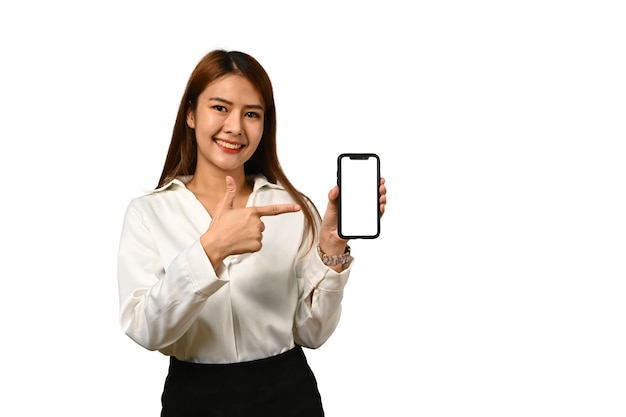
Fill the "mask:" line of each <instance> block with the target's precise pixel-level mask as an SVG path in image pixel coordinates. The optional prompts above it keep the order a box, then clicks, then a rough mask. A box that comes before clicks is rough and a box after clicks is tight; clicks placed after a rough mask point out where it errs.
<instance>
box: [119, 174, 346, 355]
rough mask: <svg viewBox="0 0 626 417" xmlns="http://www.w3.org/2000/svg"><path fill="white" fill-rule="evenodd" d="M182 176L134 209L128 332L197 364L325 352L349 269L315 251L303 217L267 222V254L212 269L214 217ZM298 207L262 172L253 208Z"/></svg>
mask: <svg viewBox="0 0 626 417" xmlns="http://www.w3.org/2000/svg"><path fill="white" fill-rule="evenodd" d="M189 179H190V177H180V178H177V179H175V180H173V181H172V182H170V183H169V184H167V185H165V186H163V187H161V188H159V189H157V190H154V191H152V192H150V193H148V194H146V195H143V196H140V197H137V198H135V199H133V200H132V201H131V202H130V204H129V205H128V208H127V211H126V214H125V217H124V223H123V227H122V233H121V239H120V247H119V258H118V281H119V296H120V323H121V327H122V329H123V330H124V332H125V333H126V334H127V335H128V336H129V337H131V338H132V339H133V340H134V341H135V342H137V343H138V344H140V345H141V346H143V347H145V348H146V349H149V350H159V351H160V352H161V353H163V354H165V355H171V356H175V357H176V358H178V359H180V360H183V361H189V362H199V363H234V362H241V361H248V360H254V359H260V358H265V357H269V356H273V355H277V354H279V353H282V352H285V351H287V350H289V349H291V348H293V347H294V346H295V344H296V343H297V344H299V345H303V346H307V347H311V348H317V347H319V346H321V345H322V344H323V343H324V342H325V341H326V340H327V339H328V337H329V336H330V335H331V334H332V333H333V331H334V330H335V328H336V326H337V323H338V321H339V317H340V314H341V300H342V298H343V288H344V286H345V285H346V282H347V280H348V276H349V273H350V269H351V268H350V267H348V268H346V269H345V270H344V271H342V272H341V273H337V272H336V271H334V270H333V269H331V268H328V267H327V266H326V265H324V264H323V263H322V261H321V260H320V257H319V254H318V253H317V242H315V243H314V245H313V247H312V249H311V250H308V252H307V249H308V247H309V243H308V241H307V238H308V236H307V231H306V230H305V226H304V216H303V214H302V212H296V213H286V214H281V215H278V216H266V217H263V218H262V220H263V223H264V224H265V230H264V232H263V247H262V249H261V250H260V251H259V252H255V253H246V254H243V255H233V256H229V257H227V258H226V259H225V260H224V262H223V263H222V265H220V267H218V268H217V270H214V269H213V266H212V265H211V262H210V261H209V258H208V257H207V256H206V253H205V252H204V249H203V248H202V245H201V244H200V236H201V235H202V234H203V233H204V232H206V230H207V228H208V226H209V224H210V223H211V217H210V215H209V213H208V212H207V211H206V209H205V208H204V206H203V205H202V204H201V203H200V201H199V200H198V199H197V198H196V197H195V195H194V194H193V193H192V192H191V191H189V190H188V189H187V188H186V186H185V184H186V182H187V181H189ZM281 203H293V199H292V198H291V197H290V196H289V194H288V193H287V191H285V190H284V189H283V188H282V187H281V186H279V185H276V184H272V183H270V182H269V181H268V180H267V179H266V178H265V177H263V176H261V175H259V176H257V177H255V178H254V188H253V191H252V194H251V195H250V198H249V200H248V203H247V206H264V205H271V204H281Z"/></svg>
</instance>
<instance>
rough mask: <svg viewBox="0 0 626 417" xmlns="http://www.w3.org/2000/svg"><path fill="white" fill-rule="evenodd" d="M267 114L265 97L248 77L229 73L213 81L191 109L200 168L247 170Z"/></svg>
mask: <svg viewBox="0 0 626 417" xmlns="http://www.w3.org/2000/svg"><path fill="white" fill-rule="evenodd" d="M263 116H264V103H263V99H262V97H261V95H260V94H259V92H258V91H257V89H256V88H255V87H254V85H253V84H252V83H251V82H250V81H248V79H247V78H245V77H243V76H241V75H225V76H223V77H222V78H219V79H217V80H216V81H214V82H212V83H211V84H209V85H208V86H207V87H206V88H205V89H204V91H203V92H202V93H201V94H200V96H199V97H198V103H197V106H196V109H195V110H190V111H189V112H188V113H187V125H188V126H189V127H190V128H192V129H194V131H195V135H196V142H197V145H198V159H197V164H196V172H209V173H213V174H217V175H222V176H223V175H224V174H229V175H232V174H234V173H236V172H238V173H243V168H244V163H245V162H246V161H247V160H248V159H250V157H251V156H252V155H253V154H254V152H255V151H256V149H257V147H258V145H259V142H260V141H261V137H262V136H263Z"/></svg>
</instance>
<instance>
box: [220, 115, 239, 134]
mask: <svg viewBox="0 0 626 417" xmlns="http://www.w3.org/2000/svg"><path fill="white" fill-rule="evenodd" d="M241 126H242V123H241V117H239V115H238V114H237V112H231V113H230V114H229V115H228V117H227V118H226V120H225V121H224V132H226V133H228V134H231V135H241Z"/></svg>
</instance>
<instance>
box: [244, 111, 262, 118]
mask: <svg viewBox="0 0 626 417" xmlns="http://www.w3.org/2000/svg"><path fill="white" fill-rule="evenodd" d="M246 117H250V118H252V119H257V118H259V117H261V115H260V114H259V113H256V112H253V111H249V112H247V113H246Z"/></svg>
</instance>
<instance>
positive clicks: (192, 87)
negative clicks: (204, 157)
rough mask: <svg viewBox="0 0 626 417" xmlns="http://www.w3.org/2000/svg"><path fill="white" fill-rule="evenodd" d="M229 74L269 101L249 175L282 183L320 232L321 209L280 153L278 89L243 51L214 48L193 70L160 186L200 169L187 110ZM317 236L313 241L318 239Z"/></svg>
mask: <svg viewBox="0 0 626 417" xmlns="http://www.w3.org/2000/svg"><path fill="white" fill-rule="evenodd" d="M227 74H238V75H241V76H243V77H245V78H247V79H248V80H249V81H250V82H251V83H252V84H253V85H254V86H255V87H256V88H257V90H258V92H259V94H260V95H261V97H262V98H263V101H264V102H265V103H264V104H265V106H264V107H265V116H264V121H263V123H264V124H263V126H264V127H263V136H262V137H261V142H260V143H259V146H258V147H257V149H256V151H255V152H254V154H253V155H252V157H250V159H249V160H248V161H247V162H246V163H245V164H244V171H245V174H246V175H255V174H263V175H264V176H265V177H266V178H267V179H268V180H269V181H270V182H272V183H274V184H276V183H280V185H282V186H283V187H284V188H285V190H287V192H288V193H289V195H291V197H292V198H293V199H294V200H295V201H296V203H298V204H299V205H300V206H301V207H302V211H303V214H304V217H305V220H306V225H307V228H308V229H309V231H310V232H311V235H312V236H315V234H316V227H315V221H314V220H315V217H317V218H319V216H320V215H319V212H318V211H317V208H316V207H315V205H314V204H313V202H312V201H311V200H310V199H309V198H308V197H307V196H306V195H304V194H303V193H301V192H300V191H298V190H297V189H296V188H295V187H294V186H293V185H292V184H291V182H290V181H289V179H287V176H286V175H285V173H284V172H283V170H282V168H281V166H280V163H279V161H278V155H277V152H276V106H275V103H274V91H273V88H272V83H271V81H270V78H269V76H268V75H267V73H266V71H265V69H264V68H263V67H262V66H261V64H259V62H258V61H257V60H256V59H255V58H253V57H252V56H250V55H248V54H246V53H243V52H239V51H225V50H221V49H218V50H214V51H211V52H209V53H208V54H206V55H205V56H204V57H203V58H202V59H201V60H200V62H199V63H198V64H197V65H196V68H195V69H194V70H193V72H192V73H191V76H190V77H189V81H188V82H187V87H186V88H185V92H184V93H183V97H182V99H181V101H180V106H179V107H178V114H177V115H176V122H175V123H174V129H173V132H172V141H171V142H170V146H169V150H168V152H167V157H166V159H165V164H164V166H163V172H162V173H161V178H160V179H159V183H158V185H157V188H159V187H162V186H163V185H165V184H167V183H168V182H169V181H171V180H173V179H174V178H176V177H178V176H180V175H193V174H194V173H195V171H196V161H197V157H198V155H197V152H198V150H197V143H196V135H195V131H194V129H192V128H190V127H189V126H188V125H187V113H188V112H189V110H192V111H195V110H196V107H197V105H198V97H199V96H200V94H201V93H202V92H203V91H204V89H205V88H206V87H207V85H209V84H210V83H211V82H213V81H215V80H217V79H218V78H220V77H223V76H224V75H227ZM314 240H315V239H313V240H312V241H311V243H312V242H313V241H314Z"/></svg>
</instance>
